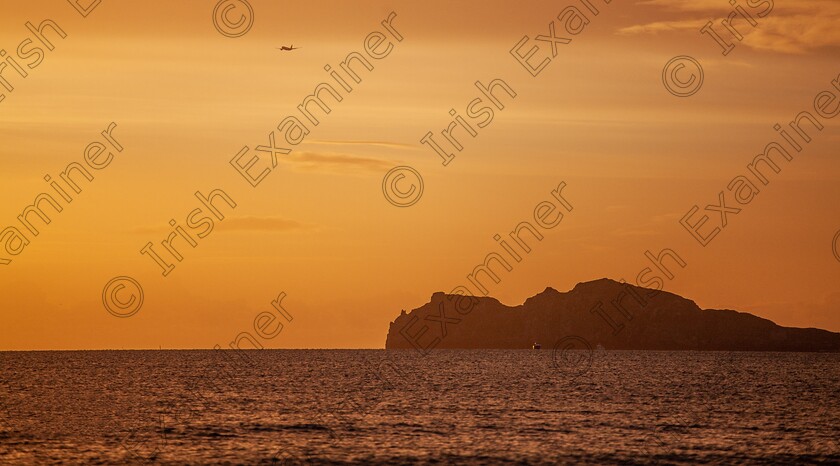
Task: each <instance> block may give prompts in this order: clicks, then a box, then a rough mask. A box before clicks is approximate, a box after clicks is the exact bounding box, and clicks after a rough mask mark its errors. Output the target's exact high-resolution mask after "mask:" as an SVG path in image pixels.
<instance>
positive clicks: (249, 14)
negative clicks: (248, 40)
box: [213, 0, 254, 37]
mask: <svg viewBox="0 0 840 466" xmlns="http://www.w3.org/2000/svg"><path fill="white" fill-rule="evenodd" d="M230 10H239V12H238V13H239V17H238V18H237V17H236V15H235V14H231V13H230ZM231 17H233V18H235V19H236V20H235V21H231ZM213 25H214V26H216V30H217V31H219V32H220V33H222V35H224V36H227V37H242V36H244V35H245V34H247V33H248V31H250V30H251V26H253V25H254V9H253V8H251V4H250V3H248V0H219V3H217V4H216V8H213Z"/></svg>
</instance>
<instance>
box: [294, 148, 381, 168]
mask: <svg viewBox="0 0 840 466" xmlns="http://www.w3.org/2000/svg"><path fill="white" fill-rule="evenodd" d="M283 160H284V161H286V162H288V163H291V164H294V165H297V166H299V167H300V168H302V169H304V170H326V171H337V172H342V173H345V172H347V171H348V170H353V171H366V172H375V173H381V172H384V171H386V170H388V169H389V168H391V167H393V166H394V162H393V161H389V160H385V159H379V158H375V157H365V156H359V155H350V154H341V153H335V152H292V153H291V154H289V155H288V156H285V157H284V158H283Z"/></svg>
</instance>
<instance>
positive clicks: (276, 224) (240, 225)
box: [218, 217, 312, 232]
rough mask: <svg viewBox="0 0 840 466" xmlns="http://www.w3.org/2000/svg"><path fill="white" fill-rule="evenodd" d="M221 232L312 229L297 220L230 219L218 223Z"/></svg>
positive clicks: (272, 218)
mask: <svg viewBox="0 0 840 466" xmlns="http://www.w3.org/2000/svg"><path fill="white" fill-rule="evenodd" d="M218 227H219V230H221V231H272V232H280V231H292V230H307V229H311V228H312V226H311V225H306V224H303V223H300V222H298V221H297V220H290V219H287V218H281V217H230V218H227V219H225V220H222V221H221V222H219V223H218Z"/></svg>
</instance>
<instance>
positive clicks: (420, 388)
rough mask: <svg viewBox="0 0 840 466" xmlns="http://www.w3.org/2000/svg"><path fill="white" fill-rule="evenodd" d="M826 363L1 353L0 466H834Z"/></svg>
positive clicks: (479, 353)
mask: <svg viewBox="0 0 840 466" xmlns="http://www.w3.org/2000/svg"><path fill="white" fill-rule="evenodd" d="M839 395H840V355H838V354H818V353H761V352H734V353H733V352H688V351H682V352H667V351H608V350H604V349H601V348H596V349H591V350H574V351H567V352H561V353H558V351H555V350H552V349H547V350H546V349H544V350H432V351H428V352H425V353H424V352H421V351H419V350H253V351H243V350H183V351H181V350H161V351H33V352H29V351H23V352H0V464H27V465H28V464H179V465H180V464H265V465H298V464H353V465H362V464H364V465H369V464H371V465H378V464H417V465H421V464H422V465H427V464H429V465H430V464H435V465H443V464H468V465H483V464H487V465H491V464H510V465H514V464H515V465H524V464H697V463H703V464H727V465H729V464H785V463H787V464H827V463H835V464H840V437H839V436H840V396H839Z"/></svg>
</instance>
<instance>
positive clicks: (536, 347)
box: [531, 342, 542, 349]
mask: <svg viewBox="0 0 840 466" xmlns="http://www.w3.org/2000/svg"><path fill="white" fill-rule="evenodd" d="M531 349H542V345H541V344H539V343H537V342H534V344H533V345H531Z"/></svg>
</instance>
